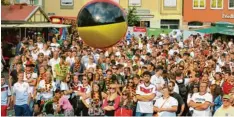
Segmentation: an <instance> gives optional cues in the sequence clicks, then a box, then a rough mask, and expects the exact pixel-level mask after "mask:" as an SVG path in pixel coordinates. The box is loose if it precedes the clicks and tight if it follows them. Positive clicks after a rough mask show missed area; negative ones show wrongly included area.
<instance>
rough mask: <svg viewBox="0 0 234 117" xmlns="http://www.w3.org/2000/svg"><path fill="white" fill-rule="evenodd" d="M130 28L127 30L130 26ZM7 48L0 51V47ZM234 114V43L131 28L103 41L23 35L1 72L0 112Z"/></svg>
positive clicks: (55, 114)
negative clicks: (107, 43)
mask: <svg viewBox="0 0 234 117" xmlns="http://www.w3.org/2000/svg"><path fill="white" fill-rule="evenodd" d="M129 33H130V32H129ZM3 53H4V52H3ZM8 110H14V112H15V116H57V115H59V116H234V43H233V40H232V39H230V40H229V41H223V40H221V39H214V41H212V40H211V39H210V37H209V36H204V37H202V36H200V35H199V34H197V35H191V36H190V37H189V38H188V39H185V40H182V39H181V37H178V36H171V35H167V34H161V35H159V36H154V35H152V36H151V37H146V36H142V35H138V36H132V35H131V34H128V35H127V37H126V39H123V40H121V41H120V42H119V43H118V44H117V45H115V46H113V47H111V48H107V49H95V48H92V47H89V46H87V45H86V44H85V43H84V42H83V41H82V39H81V38H80V37H79V35H78V33H77V32H74V33H73V34H72V35H70V37H69V38H67V39H65V40H60V39H59V38H58V37H56V36H54V37H53V38H52V39H51V40H45V39H43V38H42V37H40V36H37V37H34V38H30V37H27V38H22V39H21V41H20V42H19V43H18V44H17V46H16V53H15V57H14V59H13V61H11V62H10V63H9V75H5V76H4V75H3V74H2V76H1V115H2V116H7V112H8Z"/></svg>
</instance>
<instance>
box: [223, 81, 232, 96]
mask: <svg viewBox="0 0 234 117" xmlns="http://www.w3.org/2000/svg"><path fill="white" fill-rule="evenodd" d="M233 87H234V84H233V85H231V84H230V83H229V82H227V81H226V82H224V84H223V92H224V94H229V93H230V91H231V89H232V88H233Z"/></svg>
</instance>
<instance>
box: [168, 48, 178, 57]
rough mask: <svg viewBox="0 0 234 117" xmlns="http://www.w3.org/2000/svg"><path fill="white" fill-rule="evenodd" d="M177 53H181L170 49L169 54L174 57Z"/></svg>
mask: <svg viewBox="0 0 234 117" xmlns="http://www.w3.org/2000/svg"><path fill="white" fill-rule="evenodd" d="M175 52H176V53H178V54H179V53H180V51H179V50H174V49H170V50H169V52H168V54H169V55H171V56H173V55H174V53H175Z"/></svg>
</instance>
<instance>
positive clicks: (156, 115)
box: [154, 97, 169, 117]
mask: <svg viewBox="0 0 234 117" xmlns="http://www.w3.org/2000/svg"><path fill="white" fill-rule="evenodd" d="M168 99H169V97H168V98H167V99H166V100H165V101H164V102H163V104H162V106H161V107H160V108H162V107H163V106H164V104H165V103H166V102H167V100H168ZM154 116H155V117H158V112H157V113H156V114H154Z"/></svg>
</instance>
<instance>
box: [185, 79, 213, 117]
mask: <svg viewBox="0 0 234 117" xmlns="http://www.w3.org/2000/svg"><path fill="white" fill-rule="evenodd" d="M207 88H208V84H207V83H205V82H202V83H201V84H200V88H199V90H200V91H199V93H194V94H193V96H192V99H191V100H190V102H189V104H188V106H190V107H192V108H193V109H194V111H193V114H192V116H211V110H210V106H211V103H212V102H213V96H212V95H211V94H210V93H208V92H207Z"/></svg>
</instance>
